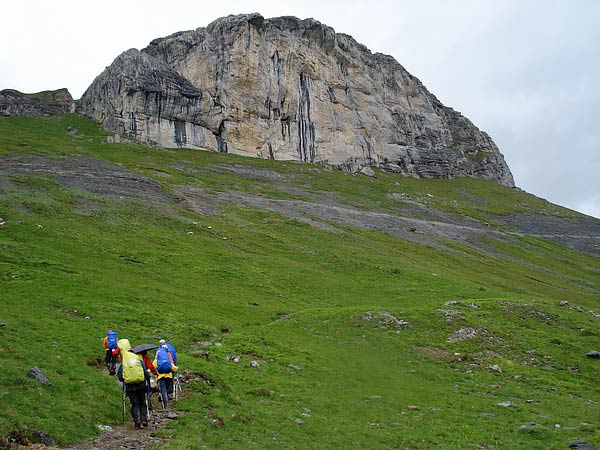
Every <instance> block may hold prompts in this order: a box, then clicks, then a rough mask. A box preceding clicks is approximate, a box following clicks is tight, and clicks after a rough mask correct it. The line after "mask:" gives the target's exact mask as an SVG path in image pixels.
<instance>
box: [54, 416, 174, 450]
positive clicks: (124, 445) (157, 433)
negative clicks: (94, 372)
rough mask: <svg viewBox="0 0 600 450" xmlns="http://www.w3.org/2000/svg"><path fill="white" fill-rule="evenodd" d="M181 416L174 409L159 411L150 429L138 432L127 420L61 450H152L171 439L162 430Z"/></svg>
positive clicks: (128, 419)
mask: <svg viewBox="0 0 600 450" xmlns="http://www.w3.org/2000/svg"><path fill="white" fill-rule="evenodd" d="M180 414H181V413H180V412H178V411H176V410H175V409H173V408H172V409H171V410H170V411H157V412H155V413H154V415H153V420H151V421H150V422H149V425H148V427H147V428H142V429H141V430H136V429H135V428H134V426H133V422H132V421H131V419H130V418H127V419H126V422H125V423H124V424H123V425H119V426H117V427H106V429H105V431H103V432H102V433H101V434H99V435H98V436H96V437H94V438H92V439H89V440H87V441H85V442H83V443H81V444H78V445H76V446H73V447H69V448H67V449H61V450H123V449H135V450H150V449H153V448H156V446H157V445H158V444H160V443H163V442H166V441H167V440H168V439H169V437H168V436H167V435H164V434H163V433H162V432H161V428H163V427H164V426H165V425H166V424H167V423H168V422H170V421H172V420H176V419H177V418H178V417H179V416H180Z"/></svg>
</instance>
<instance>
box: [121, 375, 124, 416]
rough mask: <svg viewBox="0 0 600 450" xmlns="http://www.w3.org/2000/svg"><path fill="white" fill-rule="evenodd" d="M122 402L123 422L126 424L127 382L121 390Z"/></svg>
mask: <svg viewBox="0 0 600 450" xmlns="http://www.w3.org/2000/svg"><path fill="white" fill-rule="evenodd" d="M121 400H122V403H123V422H125V382H123V389H122V390H121Z"/></svg>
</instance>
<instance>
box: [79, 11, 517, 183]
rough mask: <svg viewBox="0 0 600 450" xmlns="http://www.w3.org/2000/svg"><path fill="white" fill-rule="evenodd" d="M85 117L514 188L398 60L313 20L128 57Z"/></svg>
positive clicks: (484, 146) (192, 141)
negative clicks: (476, 178)
mask: <svg viewBox="0 0 600 450" xmlns="http://www.w3.org/2000/svg"><path fill="white" fill-rule="evenodd" d="M80 111H81V112H82V113H83V114H85V115H87V116H89V117H92V118H93V119H95V120H96V121H98V122H100V123H102V124H103V125H104V127H105V128H107V129H109V130H113V131H116V132H119V133H122V134H127V135H129V136H132V137H135V138H136V139H139V140H142V141H145V142H148V143H155V144H159V145H162V146H166V147H189V148H204V149H211V150H215V151H220V152H231V153H237V154H243V155H248V156H258V157H262V158H272V159H286V160H299V161H310V162H322V163H330V164H335V165H338V166H341V167H343V168H345V169H347V170H352V171H356V170H359V169H360V168H362V167H364V166H377V167H380V168H383V169H385V170H389V171H393V172H398V173H402V174H405V175H409V176H416V177H440V178H449V177H450V178H451V177H458V176H477V177H482V178H487V179H491V180H495V181H497V182H499V183H501V184H503V185H507V186H514V181H513V177H512V175H511V173H510V170H509V168H508V166H507V165H506V163H505V161H504V159H503V157H502V155H501V154H500V152H499V151H498V148H497V147H496V145H495V144H494V142H493V141H492V140H491V139H490V137H489V136H488V135H487V134H486V133H484V132H482V131H480V130H478V129H477V128H476V127H475V126H474V125H473V124H472V123H471V122H470V121H469V120H468V119H466V118H465V117H463V116H462V115H461V114H460V113H458V112H457V111H454V110H453V109H451V108H448V107H445V106H444V105H442V104H441V103H440V102H439V101H438V100H437V99H436V97H435V96H433V95H432V94H431V93H429V92H428V91H427V89H425V87H424V86H423V85H422V84H421V82H420V81H419V80H418V79H417V78H415V77H413V76H412V75H411V74H409V73H408V72H407V71H406V70H405V69H404V68H403V67H402V66H401V65H400V64H399V63H398V62H396V60H394V58H392V57H391V56H386V55H383V54H379V53H376V54H372V53H371V52H370V51H369V50H368V49H367V48H366V47H365V46H363V45H361V44H359V43H358V42H356V41H355V40H354V39H353V38H352V37H350V36H348V35H344V34H336V33H335V31H334V30H333V29H332V28H330V27H328V26H325V25H322V24H321V23H319V22H317V21H315V20H313V19H306V20H299V19H297V18H295V17H279V18H273V19H264V18H263V17H262V16H261V15H259V14H249V15H239V16H229V17H225V18H221V19H218V20H216V21H214V22H213V23H211V24H210V25H208V26H207V27H206V28H198V29H196V30H192V31H185V32H180V33H176V34H173V35H171V36H168V37H165V38H161V39H156V40H154V41H152V42H151V43H150V45H149V46H148V47H147V48H145V49H143V50H142V51H138V50H136V49H131V50H128V51H126V52H124V53H123V54H121V55H120V56H118V57H117V58H116V59H115V61H114V62H113V63H112V65H111V66H110V67H108V68H107V69H106V70H105V71H104V72H103V73H102V74H100V75H99V76H98V77H97V78H96V80H95V81H94V82H93V84H92V85H91V86H90V87H89V88H88V90H87V91H86V92H85V94H84V95H83V97H82V99H81V104H80Z"/></svg>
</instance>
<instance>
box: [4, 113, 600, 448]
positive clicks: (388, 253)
mask: <svg viewBox="0 0 600 450" xmlns="http://www.w3.org/2000/svg"><path fill="white" fill-rule="evenodd" d="M106 137H107V135H106V133H104V132H103V131H101V130H100V129H99V128H98V127H97V126H96V125H95V124H94V123H92V122H90V121H88V120H86V119H83V118H81V117H78V116H76V115H68V116H53V117H47V118H43V119H25V118H2V119H0V218H1V219H2V220H0V223H2V225H1V226H0V295H1V298H2V309H1V311H0V322H2V323H3V324H4V325H3V326H1V327H0V354H1V357H2V368H1V370H0V436H6V435H8V434H9V433H10V432H12V431H15V430H17V431H19V432H20V433H24V434H27V433H30V432H31V431H33V430H43V431H44V432H46V433H48V434H49V435H50V436H52V437H53V438H54V439H55V440H57V441H58V442H59V443H60V444H61V445H63V446H67V445H72V444H74V443H76V442H79V441H81V440H83V439H85V438H86V437H89V436H91V435H94V434H95V433H98V432H99V430H98V428H97V425H100V424H108V425H112V424H117V423H119V422H120V421H121V392H120V388H119V386H118V384H117V383H115V380H114V378H112V377H109V376H108V374H107V373H106V372H105V371H104V370H103V367H102V363H101V359H102V357H103V350H102V345H101V340H102V338H103V336H104V334H105V332H106V329H107V328H112V329H114V330H117V331H118V333H119V335H120V337H128V338H129V339H130V340H131V342H132V343H133V344H134V345H135V344H137V343H141V342H146V341H149V342H155V341H156V340H157V339H158V338H160V337H165V338H167V339H169V340H170V341H171V342H173V343H174V344H175V345H176V347H177V348H178V354H179V355H180V356H179V357H180V360H181V364H180V367H181V368H182V370H183V369H186V370H187V373H188V378H189V380H190V382H189V383H188V384H186V386H185V388H186V393H185V394H186V395H185V396H184V398H183V399H181V400H180V401H179V402H178V404H177V409H178V410H179V411H185V412H186V414H185V415H183V416H182V417H181V418H180V419H179V420H176V421H173V422H172V423H170V425H169V427H168V428H167V429H165V430H163V431H161V432H162V433H165V434H168V435H169V436H172V437H171V439H170V440H168V441H166V443H165V444H164V448H168V449H182V448H188V449H198V448H209V449H217V448H260V449H264V448H306V449H309V448H311V449H312V448H319V449H321V448H323V449H325V448H336V449H338V448H340V449H341V448H401V449H406V448H409V449H427V448H436V449H439V448H448V449H451V448H487V449H492V448H494V449H516V448H528V449H548V448H552V449H560V448H568V443H569V442H570V441H574V440H576V439H580V440H584V441H587V442H588V443H590V444H593V445H596V446H600V420H599V419H600V408H599V406H600V389H599V388H598V373H599V369H600V366H599V363H600V360H597V359H591V358H587V357H586V353H587V352H589V351H592V350H600V314H599V313H600V301H599V289H600V258H599V255H600V251H599V247H598V243H599V242H600V241H599V239H600V226H599V223H600V222H599V221H597V220H595V219H591V218H588V217H585V216H582V215H580V214H577V213H575V212H573V211H569V210H566V209H563V208H559V207H557V206H555V205H552V204H550V203H548V202H545V201H544V200H541V199H539V198H536V197H534V196H532V195H529V194H526V193H524V192H522V191H519V190H515V189H509V188H505V187H502V186H499V185H496V184H494V183H490V182H486V181H483V180H477V179H459V180H415V179H406V178H402V177H399V176H394V175H391V174H386V173H382V172H377V178H369V177H366V176H364V175H350V174H347V173H343V172H341V171H338V170H335V169H330V168H327V167H323V166H313V165H308V164H297V163H290V162H287V163H286V162H275V161H267V160H260V159H248V158H242V157H236V156H234V155H227V154H216V153H209V152H201V151H190V150H186V149H180V150H164V149H154V148H149V147H146V146H143V145H140V144H133V143H120V144H115V143H105V142H104V141H105V139H106ZM202 350H208V351H209V357H208V359H205V358H203V357H202V353H201V351H202ZM233 356H239V357H240V362H239V363H236V362H234V361H233V360H232V358H231V357H233ZM251 361H256V362H258V364H259V367H258V368H251V367H250V366H249V364H250V362H251ZM34 366H37V367H39V368H40V369H42V370H43V371H44V373H45V374H46V376H47V377H48V378H49V379H50V381H51V382H52V384H51V385H50V386H44V385H42V384H40V383H39V382H37V381H36V380H34V379H33V378H31V377H28V376H27V372H28V371H29V369H30V368H32V367H34ZM502 405H504V406H502Z"/></svg>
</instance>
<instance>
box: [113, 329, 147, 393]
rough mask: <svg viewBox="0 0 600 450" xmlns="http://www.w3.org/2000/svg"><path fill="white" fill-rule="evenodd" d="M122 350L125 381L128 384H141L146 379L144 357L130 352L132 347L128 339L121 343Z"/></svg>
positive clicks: (122, 340)
mask: <svg viewBox="0 0 600 450" xmlns="http://www.w3.org/2000/svg"><path fill="white" fill-rule="evenodd" d="M119 348H120V349H121V358H122V361H121V366H122V367H123V374H122V375H123V380H125V383H127V384H137V383H141V382H142V381H144V379H145V374H144V367H143V366H142V357H141V356H140V355H136V354H135V353H132V352H130V351H129V349H130V348H131V345H130V344H129V341H128V340H127V339H121V340H120V341H119Z"/></svg>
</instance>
